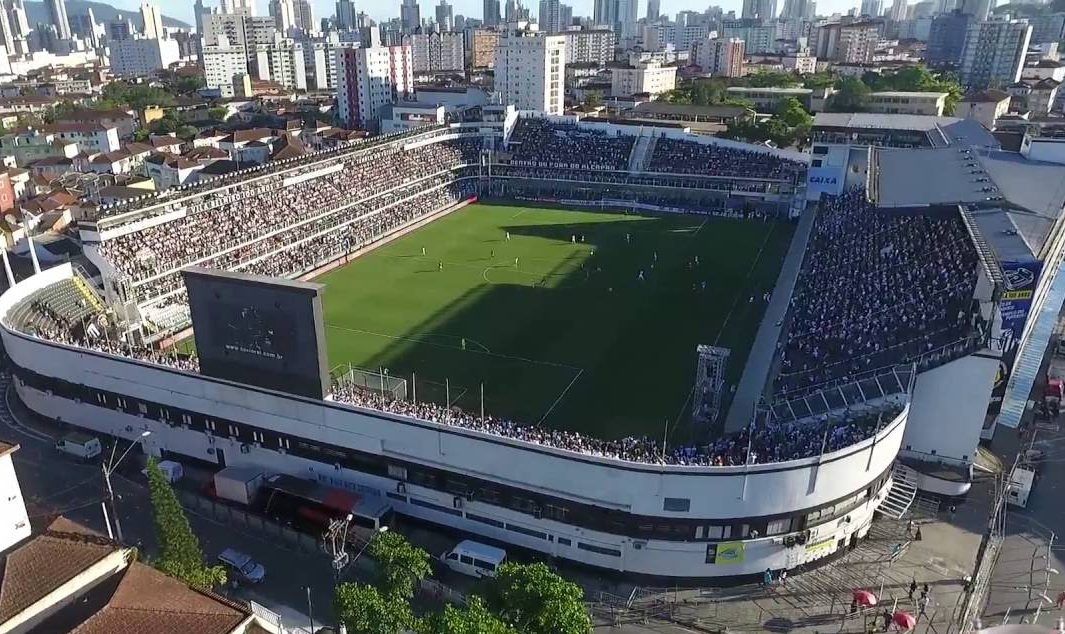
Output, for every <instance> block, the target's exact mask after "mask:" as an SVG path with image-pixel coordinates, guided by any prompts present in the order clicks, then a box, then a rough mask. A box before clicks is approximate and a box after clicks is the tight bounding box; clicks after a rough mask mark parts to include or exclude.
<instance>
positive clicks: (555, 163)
mask: <svg viewBox="0 0 1065 634" xmlns="http://www.w3.org/2000/svg"><path fill="white" fill-rule="evenodd" d="M635 142H636V137H634V136H630V135H623V134H610V133H609V132H600V131H597V130H588V129H584V128H578V127H577V126H576V125H575V124H563V123H553V122H551V121H548V120H547V119H541V118H538V117H522V118H521V119H518V123H517V124H516V125H515V126H514V131H513V132H511V135H510V140H509V141H508V144H507V148H508V150H509V151H510V152H511V154H512V156H511V159H510V162H511V164H512V165H521V166H527V167H564V168H572V169H590V170H627V169H628V167H629V154H630V153H631V152H632V146H633V144H634V143H635Z"/></svg>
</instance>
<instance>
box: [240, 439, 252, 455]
mask: <svg viewBox="0 0 1065 634" xmlns="http://www.w3.org/2000/svg"><path fill="white" fill-rule="evenodd" d="M250 451H251V447H249V446H248V443H246V442H245V443H241V444H240V453H249V452H250Z"/></svg>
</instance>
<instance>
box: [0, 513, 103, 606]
mask: <svg viewBox="0 0 1065 634" xmlns="http://www.w3.org/2000/svg"><path fill="white" fill-rule="evenodd" d="M118 548H119V547H118V546H117V545H116V544H115V543H114V542H113V541H111V540H109V539H107V538H106V537H104V536H103V535H99V534H97V533H94V532H92V531H90V530H89V529H87V528H85V527H84V526H81V525H80V524H75V523H74V522H72V521H70V520H68V519H66V518H63V517H60V518H58V519H56V520H55V521H54V522H52V523H51V525H49V526H48V528H47V529H46V530H45V531H44V532H43V533H41V534H40V535H38V536H36V537H34V538H33V539H31V540H29V541H28V542H26V543H24V544H23V545H22V546H19V547H18V548H16V549H15V550H13V551H11V552H10V553H9V554H8V555H7V557H6V558H5V560H4V562H3V567H2V568H0V570H2V572H0V623H3V622H4V621H7V620H8V619H10V618H11V617H13V616H15V615H16V614H18V613H20V612H22V611H23V610H25V609H26V608H28V607H30V606H31V605H33V604H34V603H36V602H37V601H40V600H41V599H42V598H44V597H45V596H46V595H48V593H50V592H52V591H53V590H55V589H57V588H59V587H60V586H61V585H63V584H64V583H66V582H68V581H70V580H71V579H73V578H74V577H75V576H77V575H78V574H80V573H82V572H84V571H85V570H87V569H88V568H90V567H91V566H92V565H93V564H95V563H96V562H98V561H100V560H102V559H103V558H104V557H106V556H108V555H110V554H111V553H113V552H115V551H116V550H118Z"/></svg>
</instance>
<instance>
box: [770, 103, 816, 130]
mask: <svg viewBox="0 0 1065 634" xmlns="http://www.w3.org/2000/svg"><path fill="white" fill-rule="evenodd" d="M773 116H774V117H776V118H778V119H780V121H781V122H783V123H784V125H786V126H788V127H789V128H796V127H800V126H810V125H812V124H813V121H814V118H813V117H812V116H811V115H810V113H809V112H806V108H804V107H803V105H802V102H800V101H799V100H798V99H796V98H795V97H788V98H787V99H783V100H781V102H780V103H779V104H777V111H776V114H774V115H773Z"/></svg>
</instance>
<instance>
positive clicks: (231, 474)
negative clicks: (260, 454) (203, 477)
mask: <svg viewBox="0 0 1065 634" xmlns="http://www.w3.org/2000/svg"><path fill="white" fill-rule="evenodd" d="M263 478H264V474H263V471H262V469H258V468H255V467H227V468H225V469H222V470H221V471H219V472H218V473H216V474H214V494H215V496H217V497H219V498H221V499H223V500H229V501H230V502H236V503H237V504H242V505H244V506H249V505H251V503H252V502H254V501H255V496H256V495H257V494H258V493H259V487H260V486H261V485H262V483H263Z"/></svg>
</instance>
